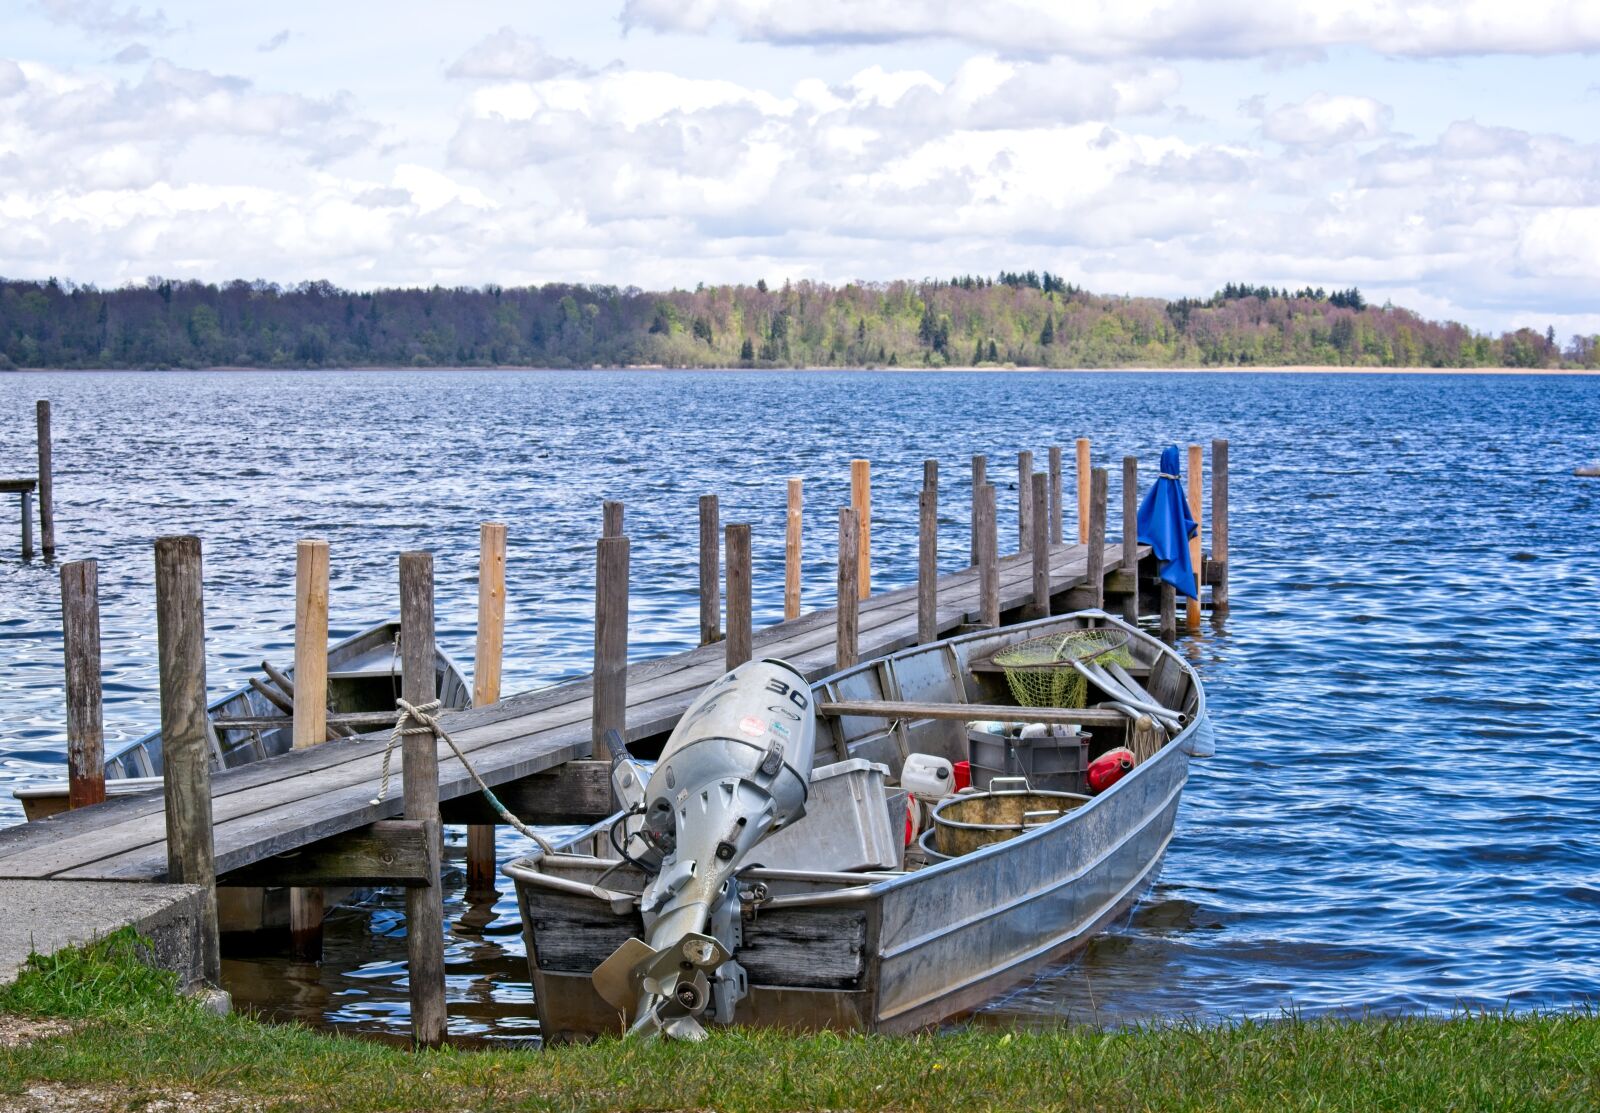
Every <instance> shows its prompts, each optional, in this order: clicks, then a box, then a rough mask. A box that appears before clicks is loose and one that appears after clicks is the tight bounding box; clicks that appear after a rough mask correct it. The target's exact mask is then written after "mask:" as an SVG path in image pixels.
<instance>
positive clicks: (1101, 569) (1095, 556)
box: [1088, 468, 1107, 610]
mask: <svg viewBox="0 0 1600 1113" xmlns="http://www.w3.org/2000/svg"><path fill="white" fill-rule="evenodd" d="M1106 486H1107V478H1106V469H1105V468H1091V469H1089V554H1088V562H1089V564H1088V573H1089V591H1090V592H1091V593H1092V594H1093V596H1094V604H1093V605H1094V606H1095V607H1098V608H1099V609H1101V610H1104V609H1105V605H1106Z"/></svg>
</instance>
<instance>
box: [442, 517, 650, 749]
mask: <svg viewBox="0 0 1600 1113" xmlns="http://www.w3.org/2000/svg"><path fill="white" fill-rule="evenodd" d="M628 560H629V544H628V539H627V538H626V537H602V538H601V539H600V540H599V541H597V542H596V543H595V581H594V582H595V588H594V694H593V699H592V703H593V712H592V715H591V724H590V748H589V756H590V757H601V756H603V755H604V754H605V753H606V752H607V751H606V743H605V737H606V732H607V731H608V730H622V729H623V728H624V727H625V725H626V723H627V716H628ZM447 729H448V728H447Z"/></svg>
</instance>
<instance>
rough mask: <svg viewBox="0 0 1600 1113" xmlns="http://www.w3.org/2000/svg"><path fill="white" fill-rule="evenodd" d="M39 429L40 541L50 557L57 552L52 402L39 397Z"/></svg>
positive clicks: (36, 408)
mask: <svg viewBox="0 0 1600 1113" xmlns="http://www.w3.org/2000/svg"><path fill="white" fill-rule="evenodd" d="M35 420H36V421H37V424H38V431H39V543H40V545H41V546H42V547H43V548H44V555H45V557H46V558H47V559H48V558H49V557H52V556H54V555H55V552H56V502H55V479H54V476H53V475H52V474H51V470H52V464H51V455H52V452H51V447H50V445H51V440H50V402H49V400H48V399H45V398H41V399H39V402H38V405H37V406H36V407H35Z"/></svg>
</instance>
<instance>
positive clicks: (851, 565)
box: [833, 506, 861, 669]
mask: <svg viewBox="0 0 1600 1113" xmlns="http://www.w3.org/2000/svg"><path fill="white" fill-rule="evenodd" d="M857 523H858V517H857V514H856V511H855V508H854V507H849V506H841V507H840V508H839V602H838V609H837V613H836V615H835V621H834V637H833V645H834V651H833V656H834V667H835V668H838V669H846V668H849V667H850V666H851V665H853V664H855V663H856V653H857V638H858V636H859V626H858V623H859V621H860V607H861V590H860V586H859V584H858V583H857V582H856V581H857V576H858V574H859V572H860V570H861V565H860V563H859V561H858V560H857V559H856V558H857V556H858V554H859V553H860V551H861V536H860V530H859V528H858V524H857Z"/></svg>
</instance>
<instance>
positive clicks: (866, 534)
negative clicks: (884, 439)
mask: <svg viewBox="0 0 1600 1113" xmlns="http://www.w3.org/2000/svg"><path fill="white" fill-rule="evenodd" d="M850 505H851V506H852V507H853V508H854V509H855V512H856V544H857V546H858V551H859V552H860V554H861V555H860V564H861V567H860V569H859V570H858V571H857V573H856V587H857V588H858V589H859V590H860V592H861V598H863V599H865V598H866V597H867V596H869V595H871V594H872V461H871V460H851V461H850Z"/></svg>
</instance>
